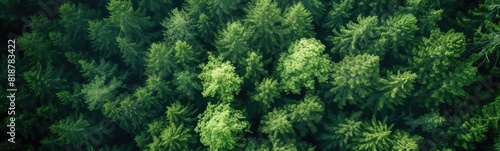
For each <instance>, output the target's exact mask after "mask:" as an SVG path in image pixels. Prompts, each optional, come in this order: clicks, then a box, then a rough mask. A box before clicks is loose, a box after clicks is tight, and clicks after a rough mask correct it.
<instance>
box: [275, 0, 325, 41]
mask: <svg viewBox="0 0 500 151" xmlns="http://www.w3.org/2000/svg"><path fill="white" fill-rule="evenodd" d="M320 3H321V2H320ZM313 29H314V27H313V25H312V17H311V13H310V12H309V11H308V10H306V9H305V8H304V5H303V4H302V3H301V2H299V3H297V4H295V5H293V6H290V7H288V8H287V9H286V10H285V13H284V14H283V32H284V33H283V35H284V36H283V37H286V42H285V43H286V44H287V45H288V44H291V43H292V42H295V41H296V40H299V39H301V38H312V37H313V36H314V31H313Z"/></svg>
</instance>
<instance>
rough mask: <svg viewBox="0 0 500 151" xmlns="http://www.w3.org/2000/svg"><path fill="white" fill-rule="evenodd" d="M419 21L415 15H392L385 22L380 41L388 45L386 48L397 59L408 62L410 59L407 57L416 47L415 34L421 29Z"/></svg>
mask: <svg viewBox="0 0 500 151" xmlns="http://www.w3.org/2000/svg"><path fill="white" fill-rule="evenodd" d="M417 21H418V20H417V18H416V17H415V16H414V15H413V14H399V15H392V16H390V17H389V18H388V19H386V20H384V21H383V22H384V24H383V25H382V27H381V29H380V30H381V33H380V39H379V41H381V43H384V44H385V45H386V46H385V48H387V49H389V50H390V52H391V54H392V56H394V57H395V58H398V59H399V58H401V59H404V61H407V59H408V57H405V56H406V55H410V53H411V48H413V47H414V46H413V45H412V44H413V43H412V40H414V39H415V38H416V37H415V34H416V32H417V31H418V29H419V28H418V27H417V25H416V24H417Z"/></svg>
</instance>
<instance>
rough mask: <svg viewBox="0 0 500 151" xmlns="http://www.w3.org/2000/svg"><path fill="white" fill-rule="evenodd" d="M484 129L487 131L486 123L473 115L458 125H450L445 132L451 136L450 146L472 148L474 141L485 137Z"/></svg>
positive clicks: (479, 140)
mask: <svg viewBox="0 0 500 151" xmlns="http://www.w3.org/2000/svg"><path fill="white" fill-rule="evenodd" d="M486 131H488V127H487V125H486V124H485V123H484V122H483V121H482V120H481V119H478V118H476V117H473V118H470V119H468V120H466V121H464V122H463V123H462V124H460V126H459V127H455V126H454V127H451V128H450V129H448V131H447V132H446V133H447V134H448V135H451V137H453V138H452V140H451V142H450V143H451V146H454V147H457V148H462V149H466V150H467V149H470V150H474V149H475V145H474V143H475V142H481V141H483V140H485V139H486V135H485V132H486Z"/></svg>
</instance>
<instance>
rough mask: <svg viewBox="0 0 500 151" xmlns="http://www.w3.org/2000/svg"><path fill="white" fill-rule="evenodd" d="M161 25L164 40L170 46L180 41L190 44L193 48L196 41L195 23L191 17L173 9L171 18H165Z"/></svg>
mask: <svg viewBox="0 0 500 151" xmlns="http://www.w3.org/2000/svg"><path fill="white" fill-rule="evenodd" d="M161 25H162V26H163V28H165V29H164V30H163V38H164V40H165V41H166V42H167V43H168V44H173V43H175V42H177V41H178V40H180V41H185V42H189V44H190V45H191V46H193V45H194V44H195V43H194V42H195V41H196V34H195V33H196V32H195V31H194V28H195V26H194V23H193V20H192V19H191V17H189V15H188V14H187V13H186V12H184V11H182V10H178V9H173V10H172V14H171V15H170V18H165V19H164V20H163V21H162V22H161Z"/></svg>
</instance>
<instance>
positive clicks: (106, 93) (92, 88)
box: [82, 76, 123, 111]
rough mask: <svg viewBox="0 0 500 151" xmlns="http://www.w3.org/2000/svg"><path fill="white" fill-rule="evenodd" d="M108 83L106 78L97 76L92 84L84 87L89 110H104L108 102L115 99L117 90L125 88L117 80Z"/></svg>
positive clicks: (83, 91) (83, 90)
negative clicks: (103, 107)
mask: <svg viewBox="0 0 500 151" xmlns="http://www.w3.org/2000/svg"><path fill="white" fill-rule="evenodd" d="M106 81H108V80H106V77H104V76H101V77H97V76H96V77H95V78H94V79H93V80H92V81H90V83H88V84H85V85H83V89H82V93H83V94H84V98H85V103H87V105H88V109H89V110H91V111H92V110H96V109H102V106H103V105H104V104H105V103H106V102H109V101H113V100H114V99H115V97H116V91H117V89H118V88H120V87H122V86H123V83H122V82H121V81H119V80H117V79H116V78H112V79H111V80H109V82H106ZM106 83H107V84H106Z"/></svg>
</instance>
